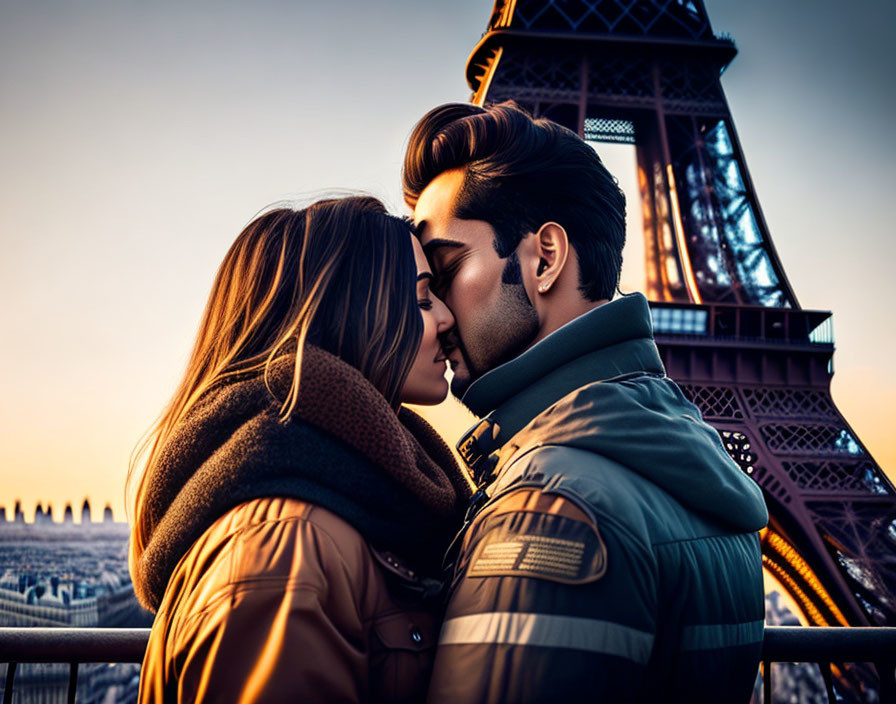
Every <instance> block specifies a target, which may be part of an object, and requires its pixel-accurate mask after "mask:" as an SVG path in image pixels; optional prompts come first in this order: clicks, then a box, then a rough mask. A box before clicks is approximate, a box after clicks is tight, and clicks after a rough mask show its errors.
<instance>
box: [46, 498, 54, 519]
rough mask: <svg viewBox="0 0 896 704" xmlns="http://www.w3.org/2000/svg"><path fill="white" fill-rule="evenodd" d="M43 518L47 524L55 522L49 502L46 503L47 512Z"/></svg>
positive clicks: (51, 505)
mask: <svg viewBox="0 0 896 704" xmlns="http://www.w3.org/2000/svg"><path fill="white" fill-rule="evenodd" d="M44 518H46V519H47V523H55V522H56V521H54V520H53V504H51V503H50V502H49V501H48V502H47V511H46V513H45V514H44Z"/></svg>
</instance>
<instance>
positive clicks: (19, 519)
mask: <svg viewBox="0 0 896 704" xmlns="http://www.w3.org/2000/svg"><path fill="white" fill-rule="evenodd" d="M13 520H14V521H15V522H16V523H24V522H25V514H24V513H22V502H21V501H18V500H16V508H15V517H14V518H13Z"/></svg>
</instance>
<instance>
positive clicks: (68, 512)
mask: <svg viewBox="0 0 896 704" xmlns="http://www.w3.org/2000/svg"><path fill="white" fill-rule="evenodd" d="M62 522H63V523H66V524H68V525H71V524H72V523H74V522H75V516H74V514H73V513H72V505H71V504H70V503H67V504H65V513H64V514H63V516H62Z"/></svg>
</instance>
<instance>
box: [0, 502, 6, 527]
mask: <svg viewBox="0 0 896 704" xmlns="http://www.w3.org/2000/svg"><path fill="white" fill-rule="evenodd" d="M0 523H6V506H0Z"/></svg>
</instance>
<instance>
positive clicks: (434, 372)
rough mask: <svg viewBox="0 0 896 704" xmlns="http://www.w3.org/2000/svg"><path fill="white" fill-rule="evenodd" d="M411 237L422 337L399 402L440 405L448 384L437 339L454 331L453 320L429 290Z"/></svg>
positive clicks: (416, 243)
mask: <svg viewBox="0 0 896 704" xmlns="http://www.w3.org/2000/svg"><path fill="white" fill-rule="evenodd" d="M410 237H411V242H412V244H413V247H414V258H415V259H416V261H417V305H418V306H420V315H422V316H423V337H422V338H421V340H420V348H419V349H418V350H417V358H416V359H415V360H414V366H412V367H411V371H410V373H409V374H408V378H407V380H406V381H405V382H404V388H402V390H401V402H402V403H416V404H418V405H421V406H431V405H434V404H436V403H441V402H442V401H443V400H444V399H445V397H446V396H447V395H448V382H447V381H446V380H445V370H446V369H447V364H446V361H445V354H444V353H443V352H442V346H441V344H440V342H439V336H440V335H441V334H442V333H444V332H446V331H447V330H450V329H451V328H452V327H454V316H452V315H451V311H450V310H448V307H447V306H446V305H445V304H444V303H442V301H440V300H439V299H438V298H436V296H435V294H433V293H432V291H430V290H429V284H430V282H431V281H432V271H430V269H429V264H428V263H427V261H426V256H425V255H424V254H423V248H422V247H421V246H420V242H419V241H418V240H417V238H416V237H414V236H413V235H411V236H410Z"/></svg>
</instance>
